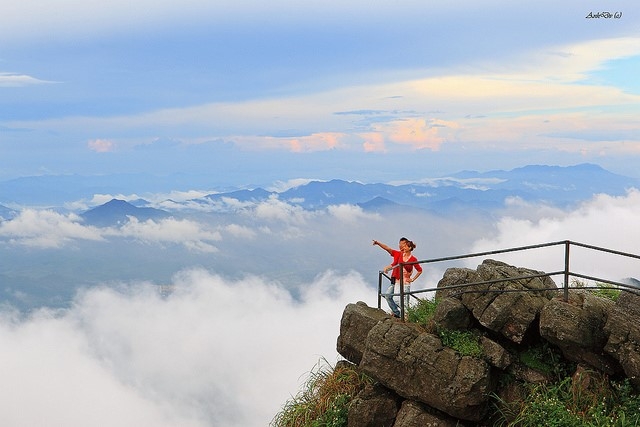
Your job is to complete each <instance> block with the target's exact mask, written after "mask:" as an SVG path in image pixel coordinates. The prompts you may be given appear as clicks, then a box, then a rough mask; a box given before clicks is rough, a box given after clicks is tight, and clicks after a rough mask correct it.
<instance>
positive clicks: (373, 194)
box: [0, 164, 640, 225]
mask: <svg viewBox="0 0 640 427" xmlns="http://www.w3.org/2000/svg"><path fill="white" fill-rule="evenodd" d="M51 179H52V180H53V182H57V183H58V184H61V182H60V181H59V178H57V177H53V178H51ZM78 179H80V177H77V178H75V179H71V178H70V177H65V180H66V181H68V182H67V184H69V185H72V184H73V182H75V181H76V180H78ZM12 182H13V184H14V185H15V184H17V181H15V180H14V181H12ZM20 182H22V183H23V184H24V183H28V185H29V186H31V187H32V188H34V189H35V188H36V187H38V186H37V185H35V182H41V183H42V182H46V177H37V179H36V177H34V178H33V180H28V179H25V180H23V181H20ZM101 182H103V183H104V184H105V185H106V183H105V182H104V181H102V180H101ZM8 187H11V185H10V183H8V182H4V183H0V201H4V200H6V199H7V195H11V194H14V192H15V190H16V188H14V187H12V188H13V190H12V191H10V192H8V193H7V188H8ZM40 188H50V185H40ZM629 188H640V180H638V179H635V178H630V177H625V176H621V175H617V174H614V173H611V172H609V171H607V170H605V169H603V168H601V167H600V166H597V165H593V164H580V165H576V166H568V167H560V166H541V165H532V166H525V167H522V168H517V169H513V170H509V171H504V170H495V171H489V172H475V171H463V172H460V173H457V174H454V175H451V176H447V177H441V178H429V179H424V180H421V181H420V182H410V183H393V184H381V183H370V184H365V183H360V182H355V181H344V180H339V179H334V180H330V181H311V182H309V183H307V184H304V185H300V186H297V187H294V188H290V189H288V190H285V191H281V192H276V191H269V190H266V189H263V188H252V189H232V190H229V191H221V192H218V193H212V194H209V195H207V196H204V197H202V198H197V199H193V200H190V201H188V202H174V201H171V203H170V204H169V203H167V204H166V206H169V205H173V206H178V207H180V208H181V209H180V211H182V212H188V211H189V207H190V206H193V205H194V204H196V205H200V207H201V208H203V207H204V208H207V207H209V208H210V209H211V210H215V211H226V212H233V211H234V210H236V209H238V208H239V207H242V206H247V205H248V204H253V203H260V202H265V201H267V200H268V199H269V198H273V197H277V198H278V199H279V200H280V201H283V202H287V203H290V204H294V205H297V206H300V207H302V208H304V209H308V210H314V209H323V208H326V207H327V206H330V205H339V204H352V205H358V206H360V207H361V208H362V209H364V210H366V211H383V210H387V209H397V208H402V209H409V208H411V209H426V210H429V211H432V212H435V213H439V214H451V213H461V212H469V211H473V212H477V211H491V210H494V209H500V208H502V207H504V204H505V203H504V202H505V199H506V198H508V197H518V198H520V199H522V200H524V201H526V202H531V203H547V204H550V205H553V206H557V207H568V206H572V205H575V204H577V203H579V202H581V201H584V200H588V199H589V198H591V197H593V195H595V194H599V193H605V194H609V195H612V196H620V195H624V194H625V193H626V191H627V190H628V189H629ZM58 190H59V191H60V192H64V188H63V187H62V188H59V189H58ZM3 191H4V192H3ZM100 191H101V192H102V194H105V193H106V194H109V189H108V188H103V187H100ZM92 196H93V193H92V194H90V195H88V196H87V197H92ZM33 197H35V195H34V196H33ZM233 201H235V202H233ZM9 202H11V203H17V202H15V201H13V200H9ZM34 202H35V200H34ZM238 202H239V203H238ZM7 203H8V202H7ZM163 209H164V210H161V209H154V206H153V205H152V204H151V203H149V202H147V201H145V200H143V199H139V200H135V201H131V202H125V201H123V200H116V199H114V200H111V201H110V202H108V203H106V204H104V205H101V206H98V207H96V208H94V209H91V210H89V211H86V212H84V213H82V214H81V216H82V217H83V218H84V219H85V221H86V222H87V223H90V224H94V225H115V224H118V223H122V222H123V221H126V220H127V216H135V217H136V218H138V219H139V220H146V219H160V218H165V217H168V216H169V215H170V213H169V212H168V211H167V210H169V208H163ZM13 215H15V211H13V210H11V209H9V208H3V207H1V206H0V218H4V219H8V218H9V217H12V216H13Z"/></svg>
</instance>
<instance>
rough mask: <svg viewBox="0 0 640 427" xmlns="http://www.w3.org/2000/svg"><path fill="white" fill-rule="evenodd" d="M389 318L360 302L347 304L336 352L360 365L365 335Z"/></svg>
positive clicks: (378, 310)
mask: <svg viewBox="0 0 640 427" xmlns="http://www.w3.org/2000/svg"><path fill="white" fill-rule="evenodd" d="M383 320H389V321H391V318H390V317H389V315H388V314H386V313H385V312H384V311H383V310H380V309H377V308H371V307H369V306H367V304H365V303H364V302H362V301H358V302H357V303H356V304H349V305H347V307H346V308H345V309H344V312H343V313H342V319H341V321H340V335H339V336H338V343H337V347H336V348H337V350H338V353H340V354H341V355H342V356H343V357H344V358H345V359H347V360H349V361H351V362H353V363H355V364H356V365H357V364H358V363H360V360H361V359H362V353H363V352H364V345H365V341H366V339H367V335H368V334H369V331H370V330H371V328H373V327H374V326H375V325H376V324H377V323H378V322H381V321H383Z"/></svg>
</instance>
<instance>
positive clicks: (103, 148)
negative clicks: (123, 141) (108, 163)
mask: <svg viewBox="0 0 640 427" xmlns="http://www.w3.org/2000/svg"><path fill="white" fill-rule="evenodd" d="M87 147H89V149H90V150H92V151H95V152H96V153H108V152H110V151H114V150H115V149H116V144H115V143H114V142H113V141H110V140H108V139H93V140H91V141H89V142H87Z"/></svg>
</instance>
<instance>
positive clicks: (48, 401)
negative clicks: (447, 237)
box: [0, 270, 375, 427]
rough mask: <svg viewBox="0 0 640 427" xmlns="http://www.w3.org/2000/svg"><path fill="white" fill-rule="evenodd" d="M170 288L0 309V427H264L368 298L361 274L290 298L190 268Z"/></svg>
mask: <svg viewBox="0 0 640 427" xmlns="http://www.w3.org/2000/svg"><path fill="white" fill-rule="evenodd" d="M173 285H174V289H175V291H174V293H173V294H171V295H169V296H168V297H167V298H165V299H163V298H161V297H160V295H159V294H158V293H157V292H156V291H155V290H154V289H153V287H152V286H150V285H146V284H131V285H128V286H125V287H123V288H121V289H120V290H119V291H115V290H112V289H106V288H104V289H100V288H94V289H91V290H88V291H86V292H85V293H83V294H81V295H79V296H78V297H77V298H76V300H75V303H74V304H73V305H72V306H71V308H69V309H68V310H67V311H64V312H60V313H57V314H55V315H54V314H53V313H51V312H48V311H44V310H43V311H40V312H37V313H35V314H34V315H32V316H30V317H28V318H24V319H18V318H15V317H12V316H11V314H10V313H3V315H2V316H0V339H1V340H2V342H3V351H2V352H0V375H1V376H2V378H3V387H2V390H1V391H0V398H1V399H2V401H3V405H2V406H1V407H0V424H2V425H11V426H14V427H21V426H25V427H27V426H34V425H64V426H66V427H75V426H78V427H79V426H83V427H84V426H87V425H91V426H114V425H118V426H123V427H126V426H136V427H137V426H147V425H153V426H158V427H165V426H176V427H177V426H190V427H200V426H211V425H216V426H225V427H253V426H256V427H258V426H260V427H262V426H265V425H267V424H268V423H269V421H270V420H271V419H272V417H273V416H274V415H275V414H276V413H277V412H278V410H279V409H280V408H281V405H282V404H284V403H285V401H286V400H287V399H289V398H290V397H291V396H293V395H295V394H296V393H297V391H298V390H299V388H300V385H301V382H302V381H303V380H304V378H303V377H304V374H305V373H307V372H309V371H310V370H311V369H312V368H313V366H314V365H315V364H316V363H317V362H318V360H319V359H320V358H322V357H325V358H327V360H328V361H330V362H335V360H336V358H337V354H336V351H335V342H336V339H337V336H338V334H339V323H340V317H341V313H342V310H343V309H344V307H345V305H346V304H348V303H351V302H355V301H357V300H364V301H369V304H372V303H375V292H374V290H372V289H371V288H370V287H368V286H367V285H366V284H365V283H364V282H363V280H362V278H361V277H360V276H358V275H346V276H344V275H343V276H334V275H333V274H332V273H330V272H328V273H326V274H325V275H323V276H321V277H319V278H318V279H317V280H316V281H314V282H313V283H309V284H306V285H304V286H302V287H301V288H300V289H301V300H300V301H298V302H295V301H293V299H292V297H291V295H290V294H289V293H288V292H285V291H284V290H283V289H282V287H281V285H279V284H277V283H269V282H265V281H264V280H262V279H260V278H258V277H248V278H246V279H245V280H243V281H238V282H236V281H233V282H231V281H229V280H225V279H223V278H221V277H218V276H213V275H211V274H209V273H208V272H206V271H203V270H193V271H184V272H182V273H181V274H179V275H178V276H176V278H175V280H174V283H173ZM283 355H286V357H284V356H283ZM34 408H37V410H34Z"/></svg>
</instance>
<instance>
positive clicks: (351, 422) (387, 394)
mask: <svg viewBox="0 0 640 427" xmlns="http://www.w3.org/2000/svg"><path fill="white" fill-rule="evenodd" d="M400 402H401V400H400V398H399V397H398V395H396V394H395V393H394V392H392V391H391V390H389V389H387V388H385V387H382V386H376V385H367V386H366V387H365V389H364V390H363V391H362V392H361V393H360V394H358V396H357V397H356V398H355V399H354V400H353V402H352V403H351V406H350V407H349V414H348V415H347V421H348V422H347V427H391V426H393V424H394V422H395V419H396V416H397V414H398V409H399V407H400Z"/></svg>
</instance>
